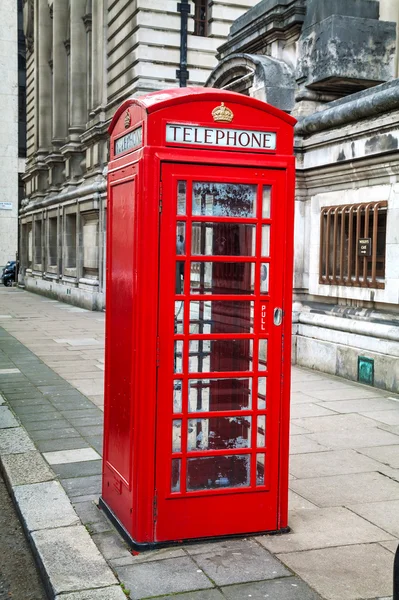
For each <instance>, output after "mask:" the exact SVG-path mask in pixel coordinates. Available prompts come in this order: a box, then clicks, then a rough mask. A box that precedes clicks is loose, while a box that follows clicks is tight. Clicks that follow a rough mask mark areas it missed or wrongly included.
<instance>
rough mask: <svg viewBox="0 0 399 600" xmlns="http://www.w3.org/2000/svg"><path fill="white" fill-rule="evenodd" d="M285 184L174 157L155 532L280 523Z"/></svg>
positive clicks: (166, 220) (167, 179)
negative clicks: (175, 159) (177, 160)
mask: <svg viewBox="0 0 399 600" xmlns="http://www.w3.org/2000/svg"><path fill="white" fill-rule="evenodd" d="M286 185H287V183H286V172H285V171H284V170H277V169H276V170H271V169H265V168H252V167H251V168H247V167H238V168H236V167H234V168H233V167H213V166H212V167H208V166H206V167H205V166H199V165H182V164H164V165H163V168H162V190H163V191H162V194H163V198H162V208H161V217H160V278H159V282H160V288H159V298H160V301H159V306H160V308H159V338H158V339H159V357H158V384H157V385H158V391H157V437H156V481H155V485H156V508H155V511H154V527H155V531H154V538H155V540H156V541H159V542H160V541H166V540H172V539H173V540H180V539H190V538H197V537H205V536H207V535H208V536H219V535H229V534H239V533H250V532H257V531H273V530H276V529H278V528H279V515H278V503H279V498H278V494H279V456H280V454H279V453H280V445H279V442H280V410H281V380H282V377H281V376H282V368H283V367H282V358H283V353H282V342H283V334H282V332H283V327H282V317H283V311H282V309H283V292H284V289H283V287H284V260H285V256H284V247H285V237H284V235H285V233H284V231H285V227H284V224H285V219H286V215H285V207H286V202H285V198H286ZM290 301H291V299H290ZM287 343H290V342H289V341H288V342H287Z"/></svg>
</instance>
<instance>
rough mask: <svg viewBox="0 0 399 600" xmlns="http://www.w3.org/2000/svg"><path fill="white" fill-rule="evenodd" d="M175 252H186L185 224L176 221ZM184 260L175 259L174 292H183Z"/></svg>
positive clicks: (179, 254)
mask: <svg viewBox="0 0 399 600" xmlns="http://www.w3.org/2000/svg"><path fill="white" fill-rule="evenodd" d="M176 254H177V255H178V256H181V255H185V254H186V224H185V223H183V222H181V221H178V222H177V224H176ZM184 265H185V261H184V260H177V261H176V294H183V293H184Z"/></svg>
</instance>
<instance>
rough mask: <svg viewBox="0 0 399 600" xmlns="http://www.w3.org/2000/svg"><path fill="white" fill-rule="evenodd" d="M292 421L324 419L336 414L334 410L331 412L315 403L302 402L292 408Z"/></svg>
mask: <svg viewBox="0 0 399 600" xmlns="http://www.w3.org/2000/svg"><path fill="white" fill-rule="evenodd" d="M290 412H291V420H292V419H302V418H305V417H322V416H329V415H334V414H336V413H335V412H334V410H330V409H328V408H325V407H324V406H321V405H320V404H313V402H309V403H308V402H301V403H298V404H293V405H292V406H291V411H290Z"/></svg>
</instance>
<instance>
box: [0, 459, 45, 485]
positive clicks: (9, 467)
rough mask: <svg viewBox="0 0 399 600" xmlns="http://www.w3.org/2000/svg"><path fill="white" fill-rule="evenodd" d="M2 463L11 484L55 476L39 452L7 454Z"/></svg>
mask: <svg viewBox="0 0 399 600" xmlns="http://www.w3.org/2000/svg"><path fill="white" fill-rule="evenodd" d="M2 463H3V467H4V469H5V472H6V474H7V478H8V480H9V482H10V483H11V485H12V486H15V485H24V484H28V483H40V482H43V481H51V480H52V479H54V477H55V475H54V473H53V471H52V470H51V469H50V468H49V466H48V465H47V463H46V461H45V460H44V459H43V458H42V455H41V454H40V452H24V453H22V454H8V455H6V456H3V458H2Z"/></svg>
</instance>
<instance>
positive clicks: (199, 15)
mask: <svg viewBox="0 0 399 600" xmlns="http://www.w3.org/2000/svg"><path fill="white" fill-rule="evenodd" d="M194 7H195V10H194V35H200V36H203V37H206V36H207V35H208V0H194Z"/></svg>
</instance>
